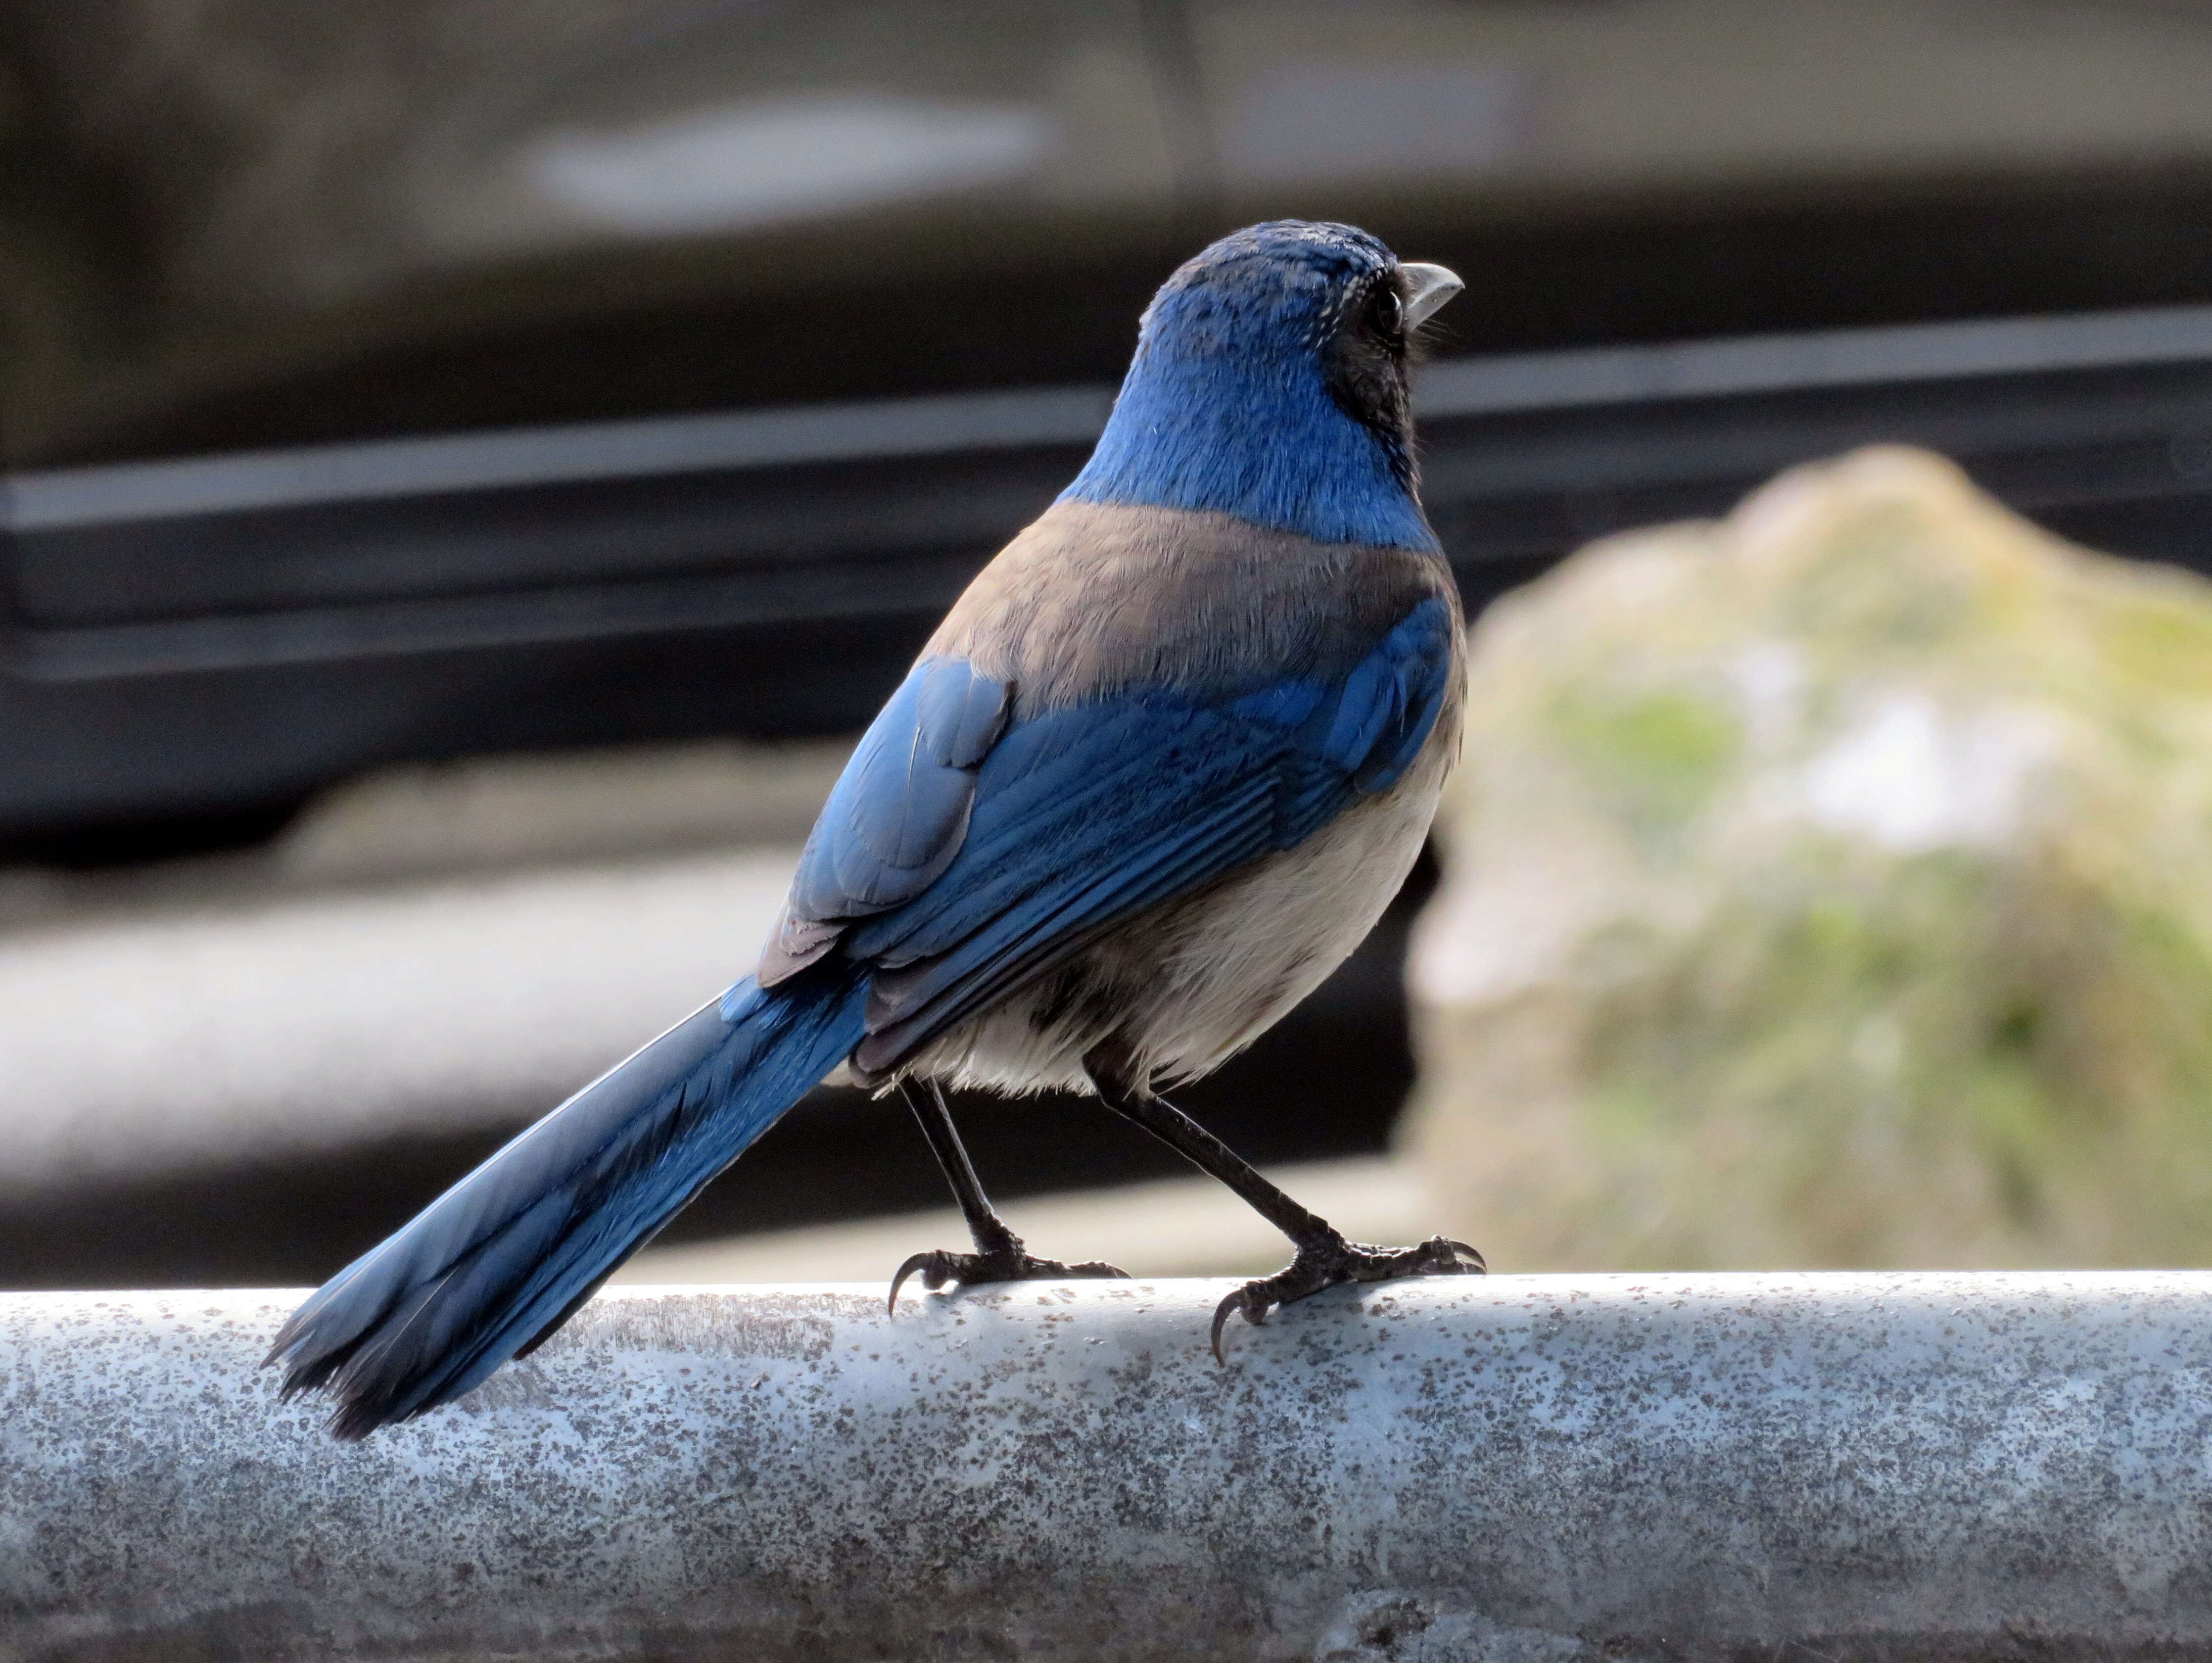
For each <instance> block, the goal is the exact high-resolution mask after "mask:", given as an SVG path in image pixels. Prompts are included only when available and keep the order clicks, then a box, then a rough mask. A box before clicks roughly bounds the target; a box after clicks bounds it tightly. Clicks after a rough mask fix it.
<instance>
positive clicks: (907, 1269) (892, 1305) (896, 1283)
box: [884, 1252, 945, 1317]
mask: <svg viewBox="0 0 2212 1663" xmlns="http://www.w3.org/2000/svg"><path fill="white" fill-rule="evenodd" d="M937 1257H938V1255H937V1254H936V1253H935V1252H927V1253H916V1254H915V1256H914V1257H913V1258H909V1259H908V1260H907V1262H906V1263H905V1264H902V1265H900V1266H899V1268H898V1273H897V1274H896V1276H893V1277H892V1278H891V1296H890V1298H889V1299H887V1300H885V1301H884V1315H885V1316H887V1317H895V1316H896V1315H897V1314H898V1290H899V1289H900V1288H902V1287H904V1286H905V1285H906V1279H907V1278H908V1276H912V1275H913V1274H914V1273H915V1271H916V1270H934V1269H935V1266H934V1265H933V1264H931V1261H932V1260H933V1259H934V1258H937ZM944 1280H945V1278H944V1276H943V1275H942V1274H941V1273H940V1274H939V1276H937V1277H936V1278H935V1280H932V1279H931V1278H930V1277H929V1276H923V1277H922V1279H921V1285H922V1286H923V1287H925V1288H936V1287H939V1286H940V1285H941V1284H942V1283H943V1282H944Z"/></svg>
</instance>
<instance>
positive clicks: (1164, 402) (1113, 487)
mask: <svg viewBox="0 0 2212 1663" xmlns="http://www.w3.org/2000/svg"><path fill="white" fill-rule="evenodd" d="M1395 451H1396V448H1395V447H1394V446H1393V445H1392V444H1391V443H1390V442H1389V441H1387V440H1386V439H1385V438H1384V437H1383V436H1382V435H1380V434H1378V433H1376V432H1375V431H1374V430H1373V429H1370V428H1368V427H1366V426H1365V425H1364V424H1363V423H1359V422H1357V421H1354V420H1353V419H1352V417H1349V416H1347V415H1346V414H1345V412H1344V411H1343V410H1342V409H1340V407H1339V406H1338V405H1337V403H1336V400H1335V399H1332V398H1331V397H1330V396H1329V393H1328V388H1327V387H1325V386H1324V385H1322V378H1321V371H1320V368H1319V366H1318V365H1317V364H1316V363H1315V362H1314V361H1313V359H1312V357H1311V356H1310V354H1309V353H1305V352H1297V353H1294V354H1291V355H1285V356H1274V355H1252V356H1231V355H1229V354H1225V353H1218V352H1201V353H1194V354H1190V355H1187V356H1169V354H1168V353H1166V352H1164V351H1163V350H1160V348H1159V346H1158V344H1156V343H1152V342H1147V343H1146V344H1145V345H1143V346H1140V347H1139V350H1138V354H1137V359H1136V362H1134V363H1133V364H1131V365H1130V367H1129V375H1128V378H1127V380H1126V381H1123V382H1122V383H1121V396H1120V397H1119V398H1118V399H1115V403H1114V414H1113V416H1112V417H1111V418H1110V419H1109V421H1108V422H1107V423H1106V431H1105V432H1104V434H1103V435H1102V436H1100V438H1099V441H1098V448H1097V450H1095V451H1093V452H1092V453H1091V460H1089V461H1088V462H1086V463H1085V465H1084V468H1083V472H1080V473H1079V474H1077V475H1076V476H1075V482H1074V484H1071V485H1069V486H1068V488H1067V489H1066V490H1064V491H1062V492H1061V493H1060V497H1061V500H1062V501H1067V500H1069V499H1071V498H1072V499H1073V500H1076V501H1079V502H1085V503H1132V504H1139V505H1147V506H1152V507H1158V508H1174V509H1211V510H1212V511H1213V512H1215V513H1218V514H1230V515H1236V516H1237V518H1238V519H1240V520H1245V521H1250V522H1251V523H1253V524H1255V525H1261V526H1267V527H1273V528H1274V529H1275V530H1278V531H1286V532H1292V533H1297V534H1298V535H1300V536H1304V537H1310V538H1312V539H1314V540H1315V541H1316V542H1318V543H1365V544H1370V545H1377V546H1381V547H1385V548H1401V549H1424V550H1429V551H1434V550H1436V549H1437V535H1436V533H1434V532H1433V531H1431V530H1430V529H1429V522H1428V521H1427V520H1426V519H1425V518H1424V517H1423V515H1422V514H1421V509H1420V504H1419V503H1416V502H1415V501H1414V500H1413V491H1412V490H1411V489H1410V488H1409V487H1408V486H1407V484H1406V483H1405V476H1406V474H1407V472H1408V470H1407V467H1406V464H1405V460H1404V458H1403V456H1402V454H1394V453H1395Z"/></svg>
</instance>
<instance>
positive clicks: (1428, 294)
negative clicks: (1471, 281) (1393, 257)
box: [1398, 260, 1467, 329]
mask: <svg viewBox="0 0 2212 1663" xmlns="http://www.w3.org/2000/svg"><path fill="white" fill-rule="evenodd" d="M1398 270H1399V271H1400V272H1401V274H1403V276H1404V277H1405V279H1406V327H1407V328H1408V329H1413V328H1418V327H1419V326H1420V324H1421V323H1422V322H1423V321H1424V320H1426V319H1427V318H1429V317H1431V315H1433V314H1434V313H1435V312H1436V310H1437V308H1438V307H1440V306H1442V305H1443V303H1444V302H1446V301H1448V300H1449V299H1450V298H1451V297H1452V296H1453V295H1456V294H1458V293H1459V291H1460V290H1461V289H1464V288H1466V287H1467V285H1466V284H1465V283H1462V282H1461V281H1460V280H1459V274H1458V273H1457V272H1455V271H1447V270H1445V269H1444V268H1443V266H1441V265H1422V264H1421V263H1420V262H1419V260H1405V261H1402V262H1401V263H1400V265H1399V266H1398Z"/></svg>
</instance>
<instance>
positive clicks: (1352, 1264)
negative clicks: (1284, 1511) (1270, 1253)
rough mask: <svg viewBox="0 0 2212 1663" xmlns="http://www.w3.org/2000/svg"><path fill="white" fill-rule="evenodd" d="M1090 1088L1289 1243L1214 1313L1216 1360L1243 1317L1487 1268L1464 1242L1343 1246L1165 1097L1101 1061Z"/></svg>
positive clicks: (1439, 1239) (1093, 1067)
mask: <svg viewBox="0 0 2212 1663" xmlns="http://www.w3.org/2000/svg"><path fill="white" fill-rule="evenodd" d="M1085 1066H1086V1067H1088V1068H1089V1069H1090V1072H1091V1082H1092V1083H1093V1084H1094V1085H1095V1086H1097V1089H1098V1096H1099V1099H1100V1100H1101V1101H1103V1103H1104V1104H1105V1105H1106V1106H1107V1107H1108V1108H1109V1109H1111V1110H1113V1111H1114V1112H1115V1113H1116V1114H1118V1115H1120V1116H1121V1118H1123V1119H1125V1120H1127V1121H1130V1122H1131V1123H1133V1124H1135V1125H1138V1126H1140V1127H1142V1128H1143V1129H1144V1130H1146V1131H1148V1132H1150V1133H1151V1134H1152V1136H1154V1137H1157V1138H1158V1139H1159V1140H1160V1142H1163V1143H1164V1144H1166V1145H1167V1146H1168V1147H1169V1148H1171V1149H1173V1150H1174V1151H1175V1152H1176V1154H1179V1155H1182V1157H1183V1158H1184V1159H1185V1160H1188V1161H1190V1162H1191V1163H1192V1164H1193V1165H1194V1166H1195V1167H1198V1168H1199V1169H1200V1171H1201V1172H1205V1173H1209V1174H1211V1175H1212V1176H1213V1177H1215V1178H1218V1179H1220V1180H1221V1181H1222V1182H1223V1183H1224V1184H1226V1185H1228V1186H1229V1187H1230V1188H1231V1189H1232V1190H1234V1191H1236V1192H1237V1194H1238V1195H1239V1196H1241V1197H1243V1199H1244V1201H1245V1202H1246V1203H1247V1204H1249V1206H1250V1207H1251V1209H1252V1210H1253V1211H1255V1212H1256V1213H1258V1214H1259V1215H1260V1216H1261V1217H1262V1218H1264V1219H1266V1220H1267V1222H1268V1223H1270V1224H1272V1225H1273V1226H1274V1227H1276V1228H1277V1229H1278V1230H1280V1231H1281V1232H1282V1233H1283V1234H1285V1235H1286V1236H1288V1237H1289V1238H1290V1239H1291V1246H1292V1248H1294V1249H1295V1250H1296V1251H1295V1252H1294V1253H1293V1254H1292V1256H1291V1262H1290V1264H1287V1265H1285V1267H1284V1268H1283V1269H1281V1270H1278V1271H1276V1272H1275V1274H1274V1275H1273V1276H1261V1277H1260V1278H1259V1279H1258V1280H1256V1281H1254V1282H1246V1283H1245V1284H1244V1285H1243V1287H1242V1288H1238V1289H1237V1291H1236V1292H1235V1293H1233V1294H1230V1296H1229V1297H1228V1298H1227V1299H1225V1300H1224V1301H1221V1303H1220V1304H1219V1305H1218V1307H1215V1309H1214V1313H1213V1355H1214V1356H1215V1357H1216V1358H1217V1359H1218V1360H1219V1361H1224V1362H1225V1361H1228V1359H1227V1358H1226V1357H1225V1356H1223V1355H1222V1350H1221V1330H1222V1327H1223V1325H1225V1324H1226V1323H1227V1322H1228V1320H1229V1319H1230V1318H1231V1316H1233V1315H1237V1314H1238V1313H1242V1315H1243V1318H1244V1320H1245V1321H1247V1322H1249V1323H1253V1324H1255V1325H1256V1324H1259V1323H1262V1322H1265V1321H1266V1320H1267V1313H1268V1312H1270V1311H1272V1310H1273V1309H1274V1308H1275V1307H1277V1306H1279V1305H1288V1304H1289V1303H1290V1302H1291V1301H1292V1300H1299V1299H1304V1297H1305V1296H1306V1295H1307V1294H1318V1293H1319V1292H1321V1290H1322V1288H1334V1287H1335V1286H1336V1285H1337V1284H1338V1283H1339V1282H1389V1281H1390V1280H1392V1279H1393V1278H1395V1277H1398V1276H1480V1275H1481V1274H1482V1273H1483V1272H1484V1270H1486V1269H1487V1268H1488V1267H1487V1266H1486V1265H1485V1264H1484V1263H1483V1259H1482V1255H1481V1254H1480V1253H1479V1252H1476V1251H1475V1250H1474V1248H1472V1247H1470V1246H1468V1245H1467V1244H1466V1243H1465V1242H1463V1241H1453V1240H1449V1239H1448V1238H1446V1237H1443V1236H1431V1237H1430V1238H1429V1239H1428V1240H1426V1241H1425V1242H1422V1243H1421V1244H1420V1245H1419V1246H1416V1247H1370V1246H1366V1245H1364V1243H1360V1242H1355V1241H1346V1240H1345V1239H1344V1233H1343V1232H1342V1231H1340V1230H1339V1229H1337V1228H1336V1227H1335V1226H1334V1225H1332V1224H1331V1223H1329V1221H1328V1220H1327V1219H1324V1218H1322V1217H1321V1216H1320V1215H1317V1214H1315V1213H1311V1212H1309V1211H1307V1210H1306V1209H1304V1207H1301V1206H1300V1205H1298V1203H1297V1202H1295V1201H1293V1200H1291V1197H1288V1196H1286V1195H1285V1194H1284V1193H1283V1192H1282V1191H1280V1190H1279V1189H1277V1188H1276V1187H1275V1186H1274V1185H1272V1184H1270V1183H1269V1182H1267V1179H1264V1178H1262V1177H1261V1176H1260V1174H1259V1173H1258V1172H1257V1171H1255V1169H1254V1168H1253V1167H1252V1165H1251V1163H1250V1162H1249V1161H1247V1160H1244V1159H1243V1157H1242V1156H1240V1155H1239V1154H1237V1152H1236V1151H1235V1150H1233V1149H1231V1148H1230V1147H1229V1146H1228V1145H1227V1144H1226V1143H1224V1142H1222V1141H1221V1140H1220V1139H1219V1138H1218V1137H1216V1136H1214V1135H1213V1134H1212V1132H1210V1131H1208V1130H1206V1128H1205V1127H1203V1126H1201V1125H1200V1124H1198V1122H1196V1121H1195V1120H1193V1119H1192V1118H1190V1117H1189V1116H1188V1115H1187V1114H1185V1113H1184V1112H1182V1110H1181V1109H1178V1108H1177V1107H1176V1106H1175V1105H1174V1104H1172V1103H1170V1102H1168V1101H1167V1100H1165V1099H1164V1098H1160V1097H1156V1096H1154V1095H1153V1094H1152V1093H1150V1092H1149V1091H1146V1090H1144V1089H1143V1088H1141V1087H1135V1086H1132V1085H1130V1084H1128V1083H1127V1082H1126V1081H1122V1080H1119V1079H1117V1078H1116V1077H1115V1071H1114V1069H1112V1068H1111V1066H1110V1064H1109V1063H1108V1061H1107V1059H1106V1058H1104V1057H1100V1058H1098V1059H1097V1061H1095V1062H1094V1061H1093V1060H1092V1059H1091V1058H1086V1059H1085Z"/></svg>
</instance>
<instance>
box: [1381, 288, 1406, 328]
mask: <svg viewBox="0 0 2212 1663" xmlns="http://www.w3.org/2000/svg"><path fill="white" fill-rule="evenodd" d="M1373 315H1374V319H1375V327H1376V331H1377V332H1379V333H1382V334H1383V335H1395V334H1396V333H1397V332H1398V330H1399V328H1400V326H1401V325H1402V324H1403V323H1404V322H1405V320H1406V308H1405V307H1404V305H1403V304H1402V303H1401V302H1400V301H1399V299H1398V289H1397V287H1396V285H1395V284H1393V283H1385V284H1384V285H1383V287H1382V288H1381V289H1377V290H1376V293H1375V306H1374V313H1373Z"/></svg>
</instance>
